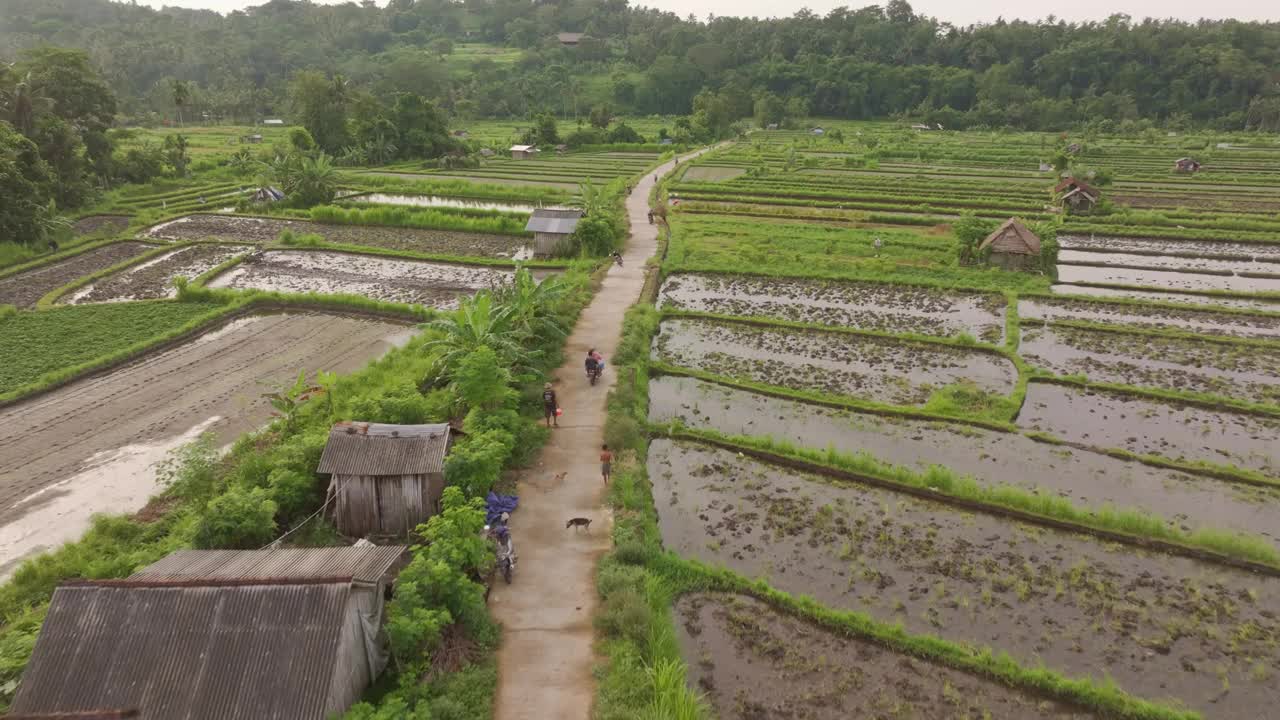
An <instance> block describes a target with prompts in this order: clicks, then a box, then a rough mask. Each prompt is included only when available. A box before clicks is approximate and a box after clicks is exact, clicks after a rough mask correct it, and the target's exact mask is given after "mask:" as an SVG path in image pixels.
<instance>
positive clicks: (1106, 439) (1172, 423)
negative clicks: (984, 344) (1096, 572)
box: [1018, 382, 1280, 478]
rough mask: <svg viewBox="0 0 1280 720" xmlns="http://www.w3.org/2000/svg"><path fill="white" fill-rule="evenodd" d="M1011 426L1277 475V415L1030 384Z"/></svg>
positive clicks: (1279, 435) (1087, 442)
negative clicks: (1014, 424) (1015, 419)
mask: <svg viewBox="0 0 1280 720" xmlns="http://www.w3.org/2000/svg"><path fill="white" fill-rule="evenodd" d="M1018 424H1019V425H1020V426H1022V427H1025V428H1028V429H1031V430H1040V431H1043V432H1047V433H1050V434H1052V435H1054V436H1056V437H1059V438H1062V439H1064V440H1068V441H1071V442H1078V443H1083V444H1085V445H1090V446H1093V447H1099V448H1121V449H1124V450H1128V451H1130V452H1135V453H1139V454H1144V455H1160V456H1163V457H1166V458H1170V459H1173V460H1179V459H1181V460H1191V461H1196V460H1201V461H1204V462H1210V463H1216V464H1219V465H1236V466H1238V467H1242V468H1247V469H1250V470H1257V471H1259V472H1262V473H1264V474H1266V475H1268V476H1270V477H1276V478H1280V419H1275V418H1270V417H1265V416H1260V415H1250V414H1247V413H1239V412H1232V411H1229V410H1210V409H1207V408H1202V407H1197V406H1193V405H1183V404H1181V403H1176V402H1172V401H1160V400H1152V399H1148V398H1138V397H1130V396H1128V395H1123V394H1120V393H1111V392H1104V391H1101V390H1084V389H1081V388H1077V387H1071V386H1067V385H1056V384H1053V383H1045V382H1031V383H1030V384H1029V385H1028V386H1027V399H1026V402H1024V403H1023V405H1022V412H1021V413H1019V415H1018Z"/></svg>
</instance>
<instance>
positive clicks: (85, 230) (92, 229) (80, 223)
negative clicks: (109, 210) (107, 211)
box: [71, 215, 129, 235]
mask: <svg viewBox="0 0 1280 720" xmlns="http://www.w3.org/2000/svg"><path fill="white" fill-rule="evenodd" d="M127 227H129V216H128V215H89V216H88V217H82V218H80V219H79V220H77V221H75V223H74V224H72V225H71V230H72V232H74V233H75V234H76V235H91V234H93V233H96V232H101V233H103V234H104V235H107V234H111V233H118V232H120V231H121V230H124V229H125V228H127Z"/></svg>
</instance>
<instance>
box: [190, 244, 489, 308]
mask: <svg viewBox="0 0 1280 720" xmlns="http://www.w3.org/2000/svg"><path fill="white" fill-rule="evenodd" d="M511 276H512V273H511V271H504V270H500V269H494V268H487V267H479V266H467V265H446V264H443V263H431V262H422V261H417V260H397V259H394V258H384V257H375V256H370V255H353V254H350V253H334V252H321V251H309V250H272V251H268V252H264V253H260V254H258V255H256V256H254V257H252V258H250V259H248V260H246V261H245V262H243V263H240V264H239V265H237V266H235V267H234V268H232V269H231V270H229V271H227V272H225V273H222V274H221V275H219V276H218V277H216V278H214V279H213V280H212V281H210V282H209V287H220V288H235V289H237V290H268V291H273V292H286V293H348V294H352V295H363V296H365V297H369V298H373V299H375V300H385V301H388V302H401V303H414V304H419V305H426V306H429V307H435V308H450V309H451V308H455V307H457V306H458V301H459V299H460V298H461V297H462V296H464V295H471V294H472V293H474V292H476V291H477V290H482V289H485V288H490V287H494V286H497V285H501V284H504V283H506V282H509V281H510V279H511Z"/></svg>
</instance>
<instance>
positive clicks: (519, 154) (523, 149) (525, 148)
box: [511, 145, 538, 160]
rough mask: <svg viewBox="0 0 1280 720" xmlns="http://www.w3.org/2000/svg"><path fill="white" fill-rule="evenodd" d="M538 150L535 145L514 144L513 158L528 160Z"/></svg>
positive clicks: (512, 147)
mask: <svg viewBox="0 0 1280 720" xmlns="http://www.w3.org/2000/svg"><path fill="white" fill-rule="evenodd" d="M536 152H538V149H537V148H536V147H534V146H533V145H512V146H511V159H512V160H528V159H529V158H531V157H533V156H534V153H536Z"/></svg>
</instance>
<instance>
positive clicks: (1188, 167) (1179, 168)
mask: <svg viewBox="0 0 1280 720" xmlns="http://www.w3.org/2000/svg"><path fill="white" fill-rule="evenodd" d="M1173 171H1174V172H1180V173H1193V172H1199V171H1200V163H1198V162H1196V161H1195V160H1192V159H1191V158H1189V157H1184V158H1178V159H1177V160H1174V161H1173Z"/></svg>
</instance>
